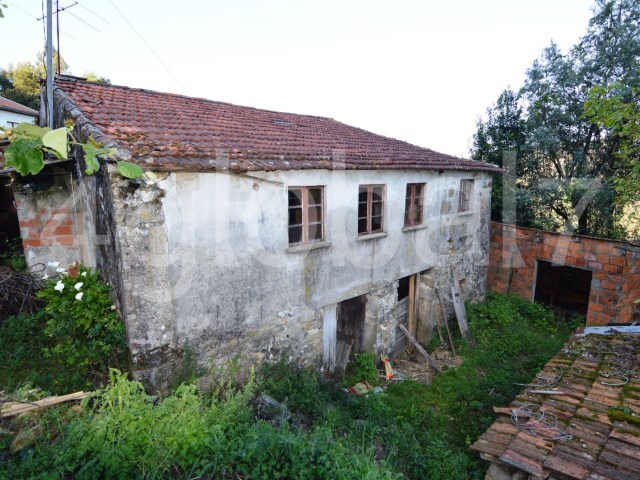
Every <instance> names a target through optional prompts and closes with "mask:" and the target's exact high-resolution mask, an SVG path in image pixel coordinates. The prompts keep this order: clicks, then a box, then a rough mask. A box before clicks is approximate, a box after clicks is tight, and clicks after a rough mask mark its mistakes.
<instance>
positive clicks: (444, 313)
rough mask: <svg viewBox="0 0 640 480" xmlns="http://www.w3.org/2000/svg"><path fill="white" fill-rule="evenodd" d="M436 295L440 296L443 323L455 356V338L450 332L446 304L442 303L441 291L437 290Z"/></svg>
mask: <svg viewBox="0 0 640 480" xmlns="http://www.w3.org/2000/svg"><path fill="white" fill-rule="evenodd" d="M436 295H437V296H438V302H439V303H440V310H441V311H442V321H443V322H444V326H445V328H446V329H447V336H448V337H449V345H451V352H452V353H453V354H454V355H457V354H456V346H455V345H454V344H453V338H452V337H451V330H449V320H448V318H447V311H446V310H445V308H444V302H443V301H442V295H440V290H438V289H437V288H436Z"/></svg>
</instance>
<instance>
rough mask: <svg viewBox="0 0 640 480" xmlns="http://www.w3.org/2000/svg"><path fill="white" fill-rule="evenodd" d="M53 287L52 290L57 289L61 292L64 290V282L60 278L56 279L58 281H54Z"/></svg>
mask: <svg viewBox="0 0 640 480" xmlns="http://www.w3.org/2000/svg"><path fill="white" fill-rule="evenodd" d="M53 288H54V290H58V291H59V292H61V291H62V290H64V283H62V280H58V283H56V286H55V287H53Z"/></svg>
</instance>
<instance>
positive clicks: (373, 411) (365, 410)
mask: <svg viewBox="0 0 640 480" xmlns="http://www.w3.org/2000/svg"><path fill="white" fill-rule="evenodd" d="M468 316H469V319H470V326H471V330H472V333H473V335H474V338H475V345H464V346H463V345H461V346H460V350H461V353H462V354H463V355H464V357H465V360H464V362H463V364H462V365H461V366H460V367H459V368H456V369H450V370H448V371H446V372H444V373H443V374H441V375H439V376H438V377H436V378H435V379H434V382H433V384H432V385H431V386H426V385H422V384H419V383H416V382H412V381H404V382H399V383H394V384H392V385H390V386H389V387H388V388H387V389H386V390H385V393H384V394H380V395H370V396H369V397H368V398H363V397H356V396H354V395H351V394H347V393H345V392H344V391H343V389H342V388H340V386H336V385H334V384H333V383H331V382H329V381H327V380H324V379H322V378H319V377H318V375H317V374H316V373H315V372H313V371H312V370H310V369H306V368H298V367H296V366H293V365H290V364H287V363H285V362H280V363H276V364H271V365H265V366H264V367H263V368H262V369H261V371H260V372H258V374H257V375H256V376H255V377H254V378H252V380H250V381H249V383H248V384H247V385H246V386H244V387H243V388H242V389H240V390H239V391H238V389H233V388H223V389H220V390H219V391H217V392H214V393H213V394H210V395H203V394H199V393H198V392H196V389H195V387H194V386H192V385H188V386H184V385H183V386H180V387H178V388H177V389H176V391H175V392H174V393H173V394H172V395H170V396H168V397H167V398H164V399H161V400H158V399H155V398H152V397H149V396H148V395H147V394H145V393H144V391H143V390H142V388H141V387H140V385H138V384H136V383H135V382H130V381H127V380H125V379H124V378H123V376H122V375H120V374H117V373H115V372H114V373H112V379H111V383H110V384H109V386H108V387H107V388H105V389H104V390H103V391H101V392H100V393H99V394H98V395H97V396H96V397H95V398H94V399H92V400H89V401H87V402H85V406H84V409H83V410H82V413H80V414H69V413H66V414H64V415H66V416H63V415H62V414H61V413H55V412H56V411H53V413H49V414H47V415H49V417H48V418H49V420H47V422H48V423H47V425H46V428H45V432H48V433H45V434H43V435H42V436H41V437H40V439H39V440H38V441H37V442H36V443H35V444H34V446H32V447H31V448H29V449H27V450H25V451H22V452H21V453H20V454H9V453H8V452H7V451H6V449H5V451H4V453H0V478H2V477H3V476H6V477H8V478H29V477H31V478H60V477H63V478H132V477H135V478H194V477H204V478H240V477H242V478H332V479H333V478H337V479H339V478H358V479H359V478H371V479H374V478H402V477H406V478H416V479H417V478H428V479H433V480H450V479H456V480H457V479H480V478H482V477H483V476H484V469H485V465H483V464H482V462H480V461H479V459H478V458H477V456H476V455H475V454H474V453H473V452H471V451H469V449H468V445H469V444H470V442H472V441H473V440H475V438H476V437H477V436H478V435H479V434H480V433H482V432H483V431H484V429H485V428H486V427H487V426H489V424H490V423H491V422H492V421H493V418H494V417H493V413H492V410H491V407H492V406H494V405H499V406H504V405H507V404H508V402H509V401H511V399H512V398H513V396H514V395H515V394H516V393H517V391H519V389H520V387H519V386H517V385H514V382H518V383H520V382H522V383H524V382H526V381H528V380H529V379H530V378H531V377H533V376H534V375H535V373H536V372H537V371H538V369H539V368H540V367H542V366H543V365H544V363H545V362H546V361H547V360H548V359H549V358H550V357H551V356H553V355H554V354H555V353H556V351H557V350H558V349H559V348H560V347H561V346H562V344H563V343H564V342H565V341H566V338H567V336H568V335H569V333H570V332H571V331H572V330H573V327H574V325H568V324H566V323H558V322H556V321H555V320H554V319H553V316H552V314H551V313H550V312H548V311H547V310H545V309H544V308H542V307H539V306H536V305H530V304H528V303H527V302H525V301H523V300H519V299H517V298H513V297H503V296H498V295H490V296H489V298H488V301H487V303H486V305H476V306H468ZM371 360H372V359H371V358H370V356H362V357H360V360H359V361H358V365H356V367H357V368H355V369H353V372H354V375H355V377H354V378H358V379H360V378H359V377H360V376H363V375H365V376H366V375H368V374H370V373H371V369H370V365H366V363H367V362H369V363H371ZM260 393H267V394H269V395H270V396H272V397H274V398H276V399H277V400H279V401H281V402H283V403H284V404H285V405H286V407H287V408H288V409H289V410H290V411H291V416H290V418H289V420H288V422H286V423H284V424H282V423H278V424H277V426H274V425H276V424H272V423H269V421H267V420H262V419H260V418H259V417H258V416H257V413H256V411H255V410H254V409H253V407H252V405H253V398H255V397H256V396H257V395H258V394H260ZM62 411H66V412H68V410H62V409H61V410H58V411H57V412H62ZM51 418H56V420H55V421H53V420H51ZM32 421H33V420H32ZM41 421H42V420H41ZM52 432H53V433H52ZM0 445H2V442H1V441H0ZM45 472H46V473H45Z"/></svg>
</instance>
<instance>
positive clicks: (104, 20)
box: [76, 2, 111, 25]
mask: <svg viewBox="0 0 640 480" xmlns="http://www.w3.org/2000/svg"><path fill="white" fill-rule="evenodd" d="M76 3H77V4H78V5H80V6H81V7H82V8H84V9H85V10H86V11H87V12H89V13H91V14H93V15H94V16H96V17H98V18H99V19H100V20H102V21H103V22H104V23H106V24H107V25H111V23H110V22H109V21H108V20H106V19H105V18H104V17H101V16H100V15H98V14H97V13H96V12H94V11H93V10H91V9H90V8H88V7H85V6H84V5H83V4H82V3H79V2H76Z"/></svg>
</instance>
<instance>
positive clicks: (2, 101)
mask: <svg viewBox="0 0 640 480" xmlns="http://www.w3.org/2000/svg"><path fill="white" fill-rule="evenodd" d="M0 110H5V111H7V112H14V113H21V114H22V115H31V116H33V117H35V116H37V115H38V112H37V111H35V110H34V109H32V108H29V107H25V106H24V105H22V104H20V103H18V102H14V101H13V100H9V99H8V98H4V97H0Z"/></svg>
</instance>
